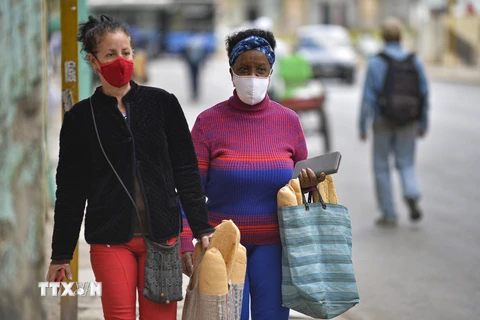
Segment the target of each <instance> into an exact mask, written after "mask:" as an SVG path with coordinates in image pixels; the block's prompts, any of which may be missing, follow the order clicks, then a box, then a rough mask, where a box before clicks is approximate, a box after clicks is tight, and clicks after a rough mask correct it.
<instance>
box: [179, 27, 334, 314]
mask: <svg viewBox="0 0 480 320" xmlns="http://www.w3.org/2000/svg"><path fill="white" fill-rule="evenodd" d="M275 44H276V41H275V37H274V35H273V33H272V32H270V31H265V30H259V29H248V30H244V31H240V32H238V33H235V34H232V35H230V36H229V37H228V38H227V40H226V47H227V52H228V57H229V64H230V69H229V72H230V75H231V79H232V82H233V86H234V87H235V89H234V91H233V95H232V96H231V97H230V98H229V99H228V100H225V101H222V102H220V103H218V104H217V105H215V106H213V107H211V108H209V109H207V110H205V111H204V112H202V113H201V114H200V115H199V116H198V117H197V119H196V122H195V124H194V126H193V129H192V137H193V143H194V145H195V151H196V153H197V157H198V162H199V167H200V173H201V176H202V182H203V185H204V188H205V192H206V195H207V198H208V202H207V208H208V210H209V219H210V223H211V224H212V225H218V224H220V223H221V222H222V220H228V219H231V220H232V221H233V222H234V223H235V224H236V225H237V226H238V228H239V230H240V233H241V243H242V245H244V246H245V247H246V249H247V273H246V279H245V287H244V296H243V304H242V316H241V318H242V320H248V319H249V314H250V310H251V319H253V320H260V319H263V320H272V319H275V320H287V319H288V317H289V309H288V308H285V307H283V306H282V292H281V282H282V262H281V257H282V247H281V241H280V234H279V228H278V217H277V192H278V190H280V188H282V187H283V186H285V184H287V183H288V182H289V180H290V179H291V178H292V175H293V170H294V166H295V163H297V162H298V161H300V160H305V159H306V158H307V146H306V142H305V136H304V133H303V130H302V127H301V125H300V121H299V118H298V116H297V114H296V113H295V112H293V111H292V110H290V109H288V108H286V107H283V106H282V105H280V104H278V103H276V102H274V101H272V100H270V98H269V96H268V94H267V90H268V86H269V83H270V75H271V73H272V70H273V69H272V67H273V64H274V62H275V53H274V49H275ZM324 178H325V175H324V174H321V176H320V177H316V176H315V174H314V173H313V171H312V170H310V169H307V170H303V171H302V173H301V175H300V183H301V186H302V188H306V189H309V188H311V187H312V186H315V185H317V184H318V183H319V182H321V181H322V180H323V179H324ZM186 224H187V222H186V221H184V225H185V226H186ZM182 251H183V260H184V266H187V267H186V268H185V270H184V272H185V273H186V274H188V275H191V273H192V252H193V251H194V247H193V244H192V236H191V234H190V233H189V232H188V228H187V227H185V231H184V232H183V234H182ZM250 307H251V309H250Z"/></svg>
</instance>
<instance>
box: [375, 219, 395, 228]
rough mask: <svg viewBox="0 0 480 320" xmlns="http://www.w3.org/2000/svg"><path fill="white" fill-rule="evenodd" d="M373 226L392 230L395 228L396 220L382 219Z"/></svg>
mask: <svg viewBox="0 0 480 320" xmlns="http://www.w3.org/2000/svg"><path fill="white" fill-rule="evenodd" d="M375 224H376V225H377V226H379V227H385V228H394V227H396V226H397V219H395V218H384V217H382V218H379V219H378V220H377V221H375Z"/></svg>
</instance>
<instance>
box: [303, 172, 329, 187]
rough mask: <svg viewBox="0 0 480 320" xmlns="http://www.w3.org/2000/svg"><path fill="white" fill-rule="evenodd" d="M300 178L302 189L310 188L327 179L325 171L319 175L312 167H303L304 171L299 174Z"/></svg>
mask: <svg viewBox="0 0 480 320" xmlns="http://www.w3.org/2000/svg"><path fill="white" fill-rule="evenodd" d="M298 179H299V180H300V187H301V188H302V189H308V188H311V187H315V186H316V185H318V184H319V183H320V182H322V181H323V180H325V173H324V172H322V173H321V174H320V176H319V177H317V176H316V175H315V173H314V172H313V170H312V169H310V168H307V169H302V171H300V175H299V176H298Z"/></svg>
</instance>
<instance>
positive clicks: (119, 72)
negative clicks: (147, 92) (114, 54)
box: [97, 57, 133, 88]
mask: <svg viewBox="0 0 480 320" xmlns="http://www.w3.org/2000/svg"><path fill="white" fill-rule="evenodd" d="M97 61H98V59H97ZM98 63H99V64H100V71H99V72H100V74H101V75H102V76H103V78H104V79H105V81H107V82H108V83H109V84H110V85H112V86H114V87H116V88H121V87H123V86H124V85H126V84H127V83H128V82H129V81H130V79H132V75H133V61H132V60H128V59H125V58H124V57H118V58H116V59H115V60H113V61H110V62H107V63H101V62H100V61H98Z"/></svg>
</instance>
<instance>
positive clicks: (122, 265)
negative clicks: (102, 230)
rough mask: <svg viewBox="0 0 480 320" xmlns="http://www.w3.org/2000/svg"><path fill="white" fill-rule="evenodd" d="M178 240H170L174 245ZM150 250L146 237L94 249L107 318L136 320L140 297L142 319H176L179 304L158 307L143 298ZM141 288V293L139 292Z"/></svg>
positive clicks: (91, 250) (93, 263)
mask: <svg viewBox="0 0 480 320" xmlns="http://www.w3.org/2000/svg"><path fill="white" fill-rule="evenodd" d="M174 242H175V239H171V240H169V241H168V244H173V243H174ZM145 257H146V248H145V242H144V240H143V238H141V237H139V238H133V239H132V240H131V241H130V242H128V243H125V244H119V245H113V244H112V245H106V244H94V245H91V246H90V261H91V263H92V268H93V272H94V274H95V278H96V281H97V282H101V283H102V307H103V315H104V317H105V319H107V320H135V319H136V316H135V309H136V294H137V292H138V297H139V298H138V304H139V311H140V320H153V319H155V320H158V319H162V320H175V319H176V318H177V303H176V302H172V303H170V304H158V303H154V302H151V301H150V300H148V299H147V298H145V297H144V296H143V295H142V290H143V281H144V266H145ZM137 289H138V291H137Z"/></svg>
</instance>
